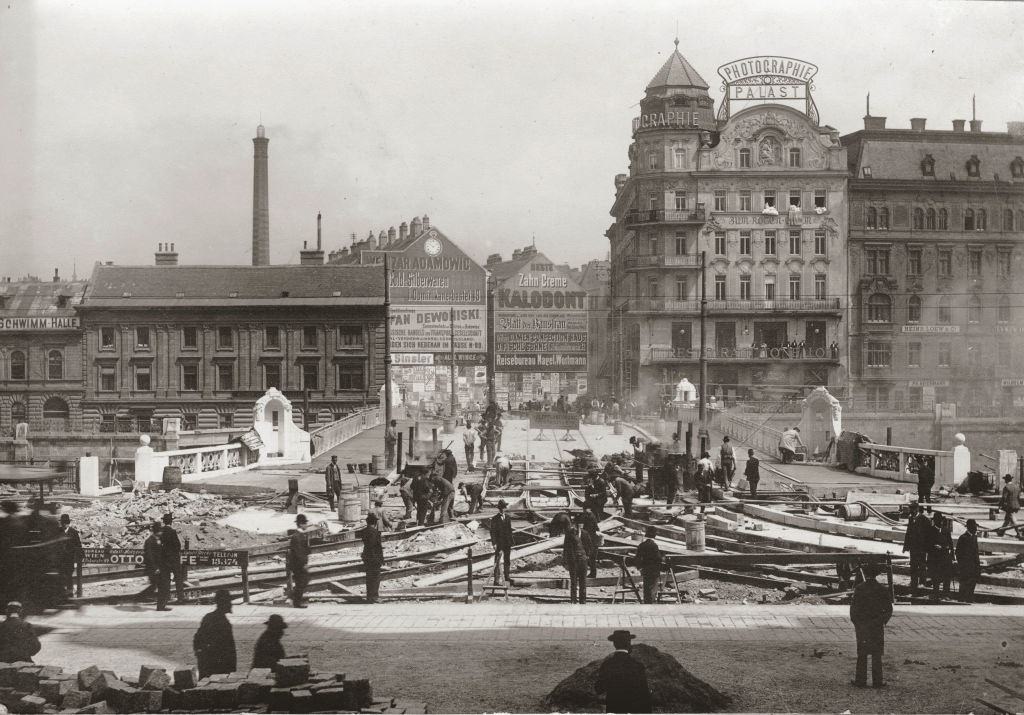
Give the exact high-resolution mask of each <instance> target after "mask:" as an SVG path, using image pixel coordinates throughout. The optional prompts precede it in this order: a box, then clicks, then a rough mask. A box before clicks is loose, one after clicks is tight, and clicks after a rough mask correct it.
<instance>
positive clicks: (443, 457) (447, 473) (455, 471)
mask: <svg viewBox="0 0 1024 715" xmlns="http://www.w3.org/2000/svg"><path fill="white" fill-rule="evenodd" d="M438 458H439V461H441V462H442V464H443V467H442V470H443V471H442V474H441V476H443V477H444V478H445V480H447V482H448V483H449V484H451V485H452V486H455V477H457V476H459V463H458V462H457V461H455V455H454V454H452V451H451V450H450V449H443V450H441V454H440V455H439V456H438Z"/></svg>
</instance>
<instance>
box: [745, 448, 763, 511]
mask: <svg viewBox="0 0 1024 715" xmlns="http://www.w3.org/2000/svg"><path fill="white" fill-rule="evenodd" d="M743 476H744V477H746V479H747V486H748V487H749V488H750V498H751V499H757V484H758V482H760V481H761V461H760V460H759V459H758V458H757V457H755V456H754V450H752V449H748V450H747V466H746V467H745V468H744V469H743Z"/></svg>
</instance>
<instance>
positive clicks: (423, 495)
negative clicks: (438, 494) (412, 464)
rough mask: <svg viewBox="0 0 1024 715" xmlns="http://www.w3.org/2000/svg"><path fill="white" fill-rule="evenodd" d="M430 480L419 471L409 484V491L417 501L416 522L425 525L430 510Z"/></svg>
mask: <svg viewBox="0 0 1024 715" xmlns="http://www.w3.org/2000/svg"><path fill="white" fill-rule="evenodd" d="M430 489H431V488H430V481H429V478H428V477H427V476H426V475H425V474H423V473H422V472H417V473H416V474H415V475H414V476H413V478H412V483H411V484H410V485H409V491H410V492H411V493H412V498H413V500H414V501H415V502H416V523H417V524H419V525H420V526H423V525H425V524H426V523H427V513H428V512H429V511H430Z"/></svg>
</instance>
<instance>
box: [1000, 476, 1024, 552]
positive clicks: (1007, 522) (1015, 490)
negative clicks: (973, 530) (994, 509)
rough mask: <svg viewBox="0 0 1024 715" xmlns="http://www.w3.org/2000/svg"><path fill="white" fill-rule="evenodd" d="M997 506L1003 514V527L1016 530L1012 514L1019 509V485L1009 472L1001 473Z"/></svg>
mask: <svg viewBox="0 0 1024 715" xmlns="http://www.w3.org/2000/svg"><path fill="white" fill-rule="evenodd" d="M999 508H1000V509H1001V510H1002V511H1003V514H1005V517H1003V528H1012V529H1014V530H1016V529H1017V523H1016V522H1015V521H1014V520H1013V515H1014V514H1016V513H1017V512H1018V511H1020V485H1019V484H1017V482H1015V481H1013V475H1011V474H1004V475H1003V492H1002V494H1000V496H999ZM1005 533H1009V531H1006V532H1005ZM1021 538H1024V537H1021Z"/></svg>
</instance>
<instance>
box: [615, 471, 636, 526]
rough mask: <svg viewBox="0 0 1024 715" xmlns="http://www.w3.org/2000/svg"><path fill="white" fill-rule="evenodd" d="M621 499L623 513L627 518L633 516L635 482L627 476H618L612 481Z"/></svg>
mask: <svg viewBox="0 0 1024 715" xmlns="http://www.w3.org/2000/svg"><path fill="white" fill-rule="evenodd" d="M612 484H613V486H614V487H615V491H616V493H617V494H618V495H619V500H620V501H621V502H622V515H623V516H624V517H626V518H627V519H628V518H630V517H632V516H633V483H632V482H631V481H629V480H628V479H626V478H625V477H616V478H615V481H614V482H612Z"/></svg>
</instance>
